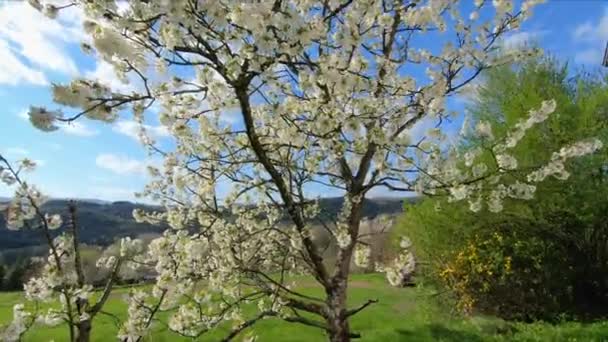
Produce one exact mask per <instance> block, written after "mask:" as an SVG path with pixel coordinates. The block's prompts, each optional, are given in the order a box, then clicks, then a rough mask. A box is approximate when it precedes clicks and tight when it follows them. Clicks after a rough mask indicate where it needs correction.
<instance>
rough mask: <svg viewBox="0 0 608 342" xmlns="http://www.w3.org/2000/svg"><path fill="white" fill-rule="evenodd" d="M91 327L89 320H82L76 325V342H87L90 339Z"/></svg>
mask: <svg viewBox="0 0 608 342" xmlns="http://www.w3.org/2000/svg"><path fill="white" fill-rule="evenodd" d="M92 327H93V325H92V324H91V320H84V321H81V322H79V323H78V325H77V329H76V333H77V335H76V341H77V342H89V340H90V339H91V329H92Z"/></svg>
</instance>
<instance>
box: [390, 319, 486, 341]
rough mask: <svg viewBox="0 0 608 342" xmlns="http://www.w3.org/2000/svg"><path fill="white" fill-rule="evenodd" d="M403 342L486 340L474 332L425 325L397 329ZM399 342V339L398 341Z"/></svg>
mask: <svg viewBox="0 0 608 342" xmlns="http://www.w3.org/2000/svg"><path fill="white" fill-rule="evenodd" d="M397 333H398V334H399V335H401V336H402V337H403V341H428V340H429V338H430V340H432V341H445V342H464V341H467V342H484V341H486V339H484V338H483V336H482V335H480V334H479V333H476V332H474V331H466V330H459V329H450V328H447V327H445V326H443V325H441V324H436V323H433V324H427V325H424V326H421V327H419V328H417V329H413V330H407V329H397ZM400 340H401V339H400Z"/></svg>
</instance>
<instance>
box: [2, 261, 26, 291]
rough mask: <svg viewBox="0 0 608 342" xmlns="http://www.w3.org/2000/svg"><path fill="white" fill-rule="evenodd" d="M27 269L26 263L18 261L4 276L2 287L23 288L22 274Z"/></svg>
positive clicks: (9, 288)
mask: <svg viewBox="0 0 608 342" xmlns="http://www.w3.org/2000/svg"><path fill="white" fill-rule="evenodd" d="M26 271H27V264H26V263H18V264H15V266H13V269H12V270H11V272H10V273H9V274H8V277H7V278H6V283H5V286H4V288H5V289H6V290H9V291H18V290H22V289H23V281H24V279H23V278H24V276H25V273H26Z"/></svg>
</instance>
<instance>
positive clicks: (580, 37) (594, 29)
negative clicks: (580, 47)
mask: <svg viewBox="0 0 608 342" xmlns="http://www.w3.org/2000/svg"><path fill="white" fill-rule="evenodd" d="M572 38H573V39H574V40H575V41H577V42H581V41H583V42H591V43H596V42H606V40H608V7H606V8H604V12H603V13H602V16H601V17H600V18H599V20H598V21H597V23H593V22H591V21H586V22H584V23H582V24H580V25H579V26H577V27H576V28H575V29H574V31H573V32H572Z"/></svg>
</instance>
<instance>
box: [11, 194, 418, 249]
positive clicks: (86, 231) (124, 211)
mask: <svg viewBox="0 0 608 342" xmlns="http://www.w3.org/2000/svg"><path fill="white" fill-rule="evenodd" d="M405 200H415V199H413V198H411V199H410V198H408V199H405ZM342 202H343V199H342V198H341V197H333V198H323V199H321V202H320V205H321V208H322V211H323V213H324V214H325V216H326V217H327V216H334V215H335V214H337V213H338V211H339V210H340V208H341V206H342ZM403 203H404V199H399V198H372V199H367V200H366V202H365V204H364V217H368V218H371V217H375V216H377V215H380V214H389V215H395V214H399V213H401V212H402V211H403ZM67 204H68V201H67V200H51V201H49V202H47V203H46V204H45V205H44V206H43V210H44V211H45V212H50V213H61V214H65V213H66V211H67ZM77 207H78V221H79V226H80V227H81V233H80V235H81V241H82V242H84V243H86V244H91V245H103V246H105V245H109V244H111V243H112V242H114V241H115V240H116V239H118V238H121V237H124V236H137V235H142V234H150V233H151V234H159V233H161V232H162V231H163V230H164V229H165V227H163V226H153V225H149V224H142V223H137V222H135V220H134V219H133V217H132V212H133V209H135V208H141V209H143V210H145V211H153V210H160V208H159V207H154V206H150V205H144V204H136V203H131V202H124V201H122V202H104V201H98V200H89V199H87V200H79V201H77ZM42 238H43V236H42V234H40V232H37V231H27V230H21V231H10V230H8V229H7V228H6V222H5V220H4V217H3V216H1V215H0V252H2V251H3V250H6V249H13V248H23V247H28V246H36V245H41V244H43V243H44V241H42Z"/></svg>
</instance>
